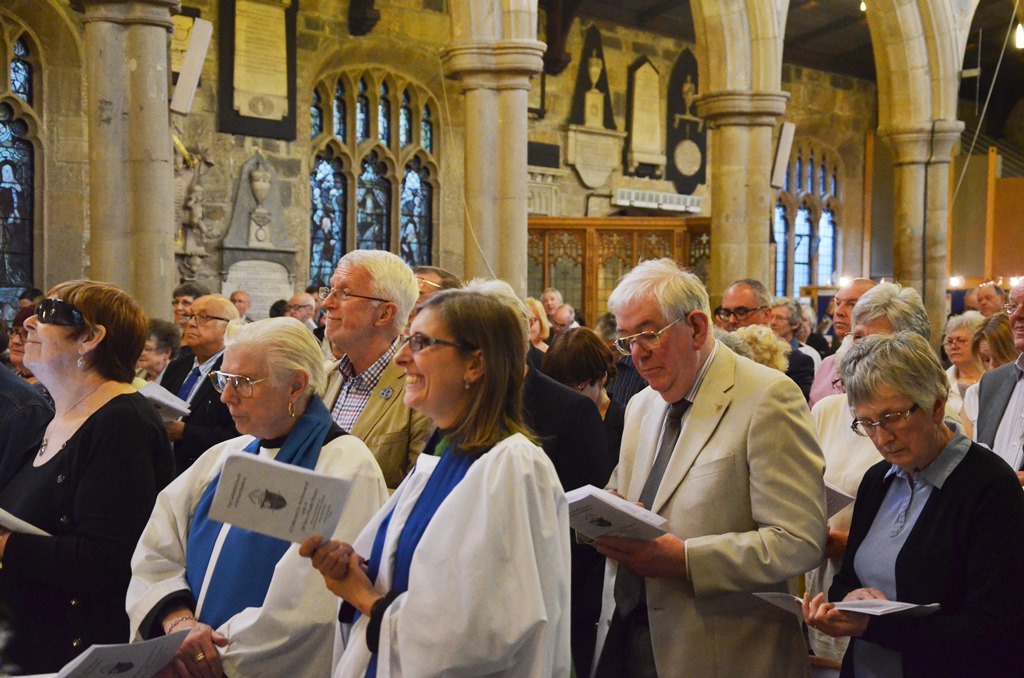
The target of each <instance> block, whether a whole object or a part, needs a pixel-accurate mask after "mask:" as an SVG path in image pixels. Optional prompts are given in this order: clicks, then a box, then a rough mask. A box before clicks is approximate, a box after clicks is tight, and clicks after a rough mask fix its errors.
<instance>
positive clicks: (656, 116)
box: [627, 57, 665, 174]
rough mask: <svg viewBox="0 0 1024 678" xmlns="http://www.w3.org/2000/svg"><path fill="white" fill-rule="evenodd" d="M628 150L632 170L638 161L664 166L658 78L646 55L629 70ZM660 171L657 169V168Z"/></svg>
mask: <svg viewBox="0 0 1024 678" xmlns="http://www.w3.org/2000/svg"><path fill="white" fill-rule="evenodd" d="M630 78H631V80H630V88H629V89H630V101H629V113H630V115H629V130H628V132H629V153H628V155H627V163H628V166H629V170H630V171H631V172H634V171H636V168H637V166H638V165H639V164H641V163H645V164H649V165H655V166H656V167H658V168H659V170H660V169H663V168H664V166H665V152H664V148H665V138H664V134H663V121H664V118H663V117H662V101H661V79H660V77H659V76H658V71H657V69H655V68H654V65H653V64H652V63H651V62H650V61H648V60H647V58H646V57H644V58H643V59H641V60H640V61H639V62H637V63H636V64H634V65H633V67H632V68H631V69H630ZM659 174H660V171H659Z"/></svg>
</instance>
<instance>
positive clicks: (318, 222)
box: [309, 156, 348, 286]
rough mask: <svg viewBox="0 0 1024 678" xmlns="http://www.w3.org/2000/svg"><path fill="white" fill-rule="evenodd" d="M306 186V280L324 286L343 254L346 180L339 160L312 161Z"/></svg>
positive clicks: (315, 159) (323, 159)
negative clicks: (307, 262) (307, 231)
mask: <svg viewBox="0 0 1024 678" xmlns="http://www.w3.org/2000/svg"><path fill="white" fill-rule="evenodd" d="M309 183H310V191H311V195H312V200H311V209H310V215H309V217H310V219H309V221H310V223H309V243H310V254H309V280H310V284H315V285H320V286H324V285H327V284H328V283H329V281H330V279H331V275H332V274H333V273H334V269H335V267H337V265H338V260H339V259H341V255H342V254H344V253H345V231H346V230H347V229H346V228H345V226H346V222H347V219H346V216H347V214H348V179H347V178H346V176H345V171H344V168H343V166H342V163H341V160H340V159H338V158H331V159H328V158H325V157H321V156H317V157H316V158H314V160H313V171H312V172H311V173H310V176H309Z"/></svg>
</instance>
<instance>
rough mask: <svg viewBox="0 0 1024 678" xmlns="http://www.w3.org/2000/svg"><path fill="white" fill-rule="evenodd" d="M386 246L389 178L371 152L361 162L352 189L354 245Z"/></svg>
mask: <svg viewBox="0 0 1024 678" xmlns="http://www.w3.org/2000/svg"><path fill="white" fill-rule="evenodd" d="M390 245H391V181H390V180H388V178H387V167H386V166H385V165H384V163H383V162H381V161H380V160H379V159H378V157H377V152H376V151H374V152H372V153H370V154H369V155H368V156H366V158H365V159H364V160H363V162H362V168H361V171H360V173H359V185H358V187H357V188H356V248H358V249H361V250H386V249H389V247H390Z"/></svg>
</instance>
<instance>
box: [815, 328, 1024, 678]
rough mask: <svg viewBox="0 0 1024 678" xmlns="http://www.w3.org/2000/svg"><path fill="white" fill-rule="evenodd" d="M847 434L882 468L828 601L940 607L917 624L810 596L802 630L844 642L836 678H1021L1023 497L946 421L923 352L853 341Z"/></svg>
mask: <svg viewBox="0 0 1024 678" xmlns="http://www.w3.org/2000/svg"><path fill="white" fill-rule="evenodd" d="M840 370H841V376H842V378H843V383H844V385H845V387H846V392H847V396H848V397H849V403H850V410H851V412H852V414H853V423H852V424H851V428H852V429H853V430H854V432H855V433H857V434H859V435H862V436H865V437H867V438H870V440H871V442H872V443H874V445H875V448H876V449H877V450H878V451H879V452H880V453H881V455H882V457H883V461H881V462H879V463H877V464H876V465H874V466H872V467H871V468H870V469H868V471H867V473H866V474H865V475H864V479H863V481H862V482H861V485H860V488H859V490H858V492H857V500H856V503H855V505H854V512H853V522H852V524H851V527H850V534H849V541H848V543H847V546H846V552H845V557H844V560H843V564H842V568H841V569H840V571H839V573H838V574H837V575H836V577H835V579H834V580H833V583H832V587H831V588H830V589H829V595H828V599H829V600H830V601H844V602H850V601H865V600H898V601H900V602H905V603H915V604H920V605H930V604H933V603H937V604H938V609H937V610H935V611H934V612H931V613H928V614H923V615H913V616H869V615H867V614H863V613H860V612H850V611H840V610H837V609H836V608H835V605H834V603H833V602H826V600H825V594H824V593H819V594H818V595H817V596H815V597H814V598H811V596H810V595H805V597H804V601H803V613H804V619H805V621H806V622H807V624H808V625H809V626H811V627H812V628H814V629H817V630H819V631H822V632H824V633H826V634H828V635H829V636H833V637H850V638H851V639H852V641H851V643H850V646H849V649H848V650H847V652H846V655H845V656H844V658H843V675H872V676H905V677H906V678H915V677H918V676H920V677H924V676H928V677H929V678H931V677H934V676H951V677H952V676H966V675H972V676H974V675H977V676H1009V675H1020V661H1019V650H1018V639H1019V638H1020V635H1021V632H1022V631H1024V615H1022V613H1021V606H1020V601H1021V600H1024V579H1022V578H1021V576H1020V573H1021V572H1022V571H1024V499H1022V497H1021V491H1020V485H1019V483H1018V482H1017V479H1016V476H1015V475H1014V473H1013V472H1012V471H1011V470H1010V469H1009V467H1007V465H1006V463H1005V462H1004V461H1003V460H1002V459H1000V458H999V457H997V456H996V455H995V454H994V453H992V452H991V451H990V450H988V449H987V448H984V447H982V446H979V445H977V444H976V443H972V442H971V441H970V440H969V439H968V438H967V437H966V436H964V435H963V433H961V432H960V431H959V430H957V429H955V428H953V427H952V426H950V425H949V424H948V423H947V422H946V421H945V405H946V395H947V393H948V383H947V381H946V376H945V373H944V371H943V369H942V366H941V365H940V364H939V361H938V358H937V357H936V356H935V354H934V352H933V351H932V350H931V347H930V346H929V345H928V342H927V341H926V340H925V339H924V338H923V337H921V336H920V335H918V334H915V333H911V332H897V333H896V334H892V335H872V336H868V337H865V338H863V339H860V340H859V341H857V342H855V343H854V345H853V346H852V347H851V348H850V350H849V352H848V353H847V354H846V357H845V358H844V359H843V362H842V365H841V367H840Z"/></svg>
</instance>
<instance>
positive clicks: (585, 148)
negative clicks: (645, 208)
mask: <svg viewBox="0 0 1024 678" xmlns="http://www.w3.org/2000/svg"><path fill="white" fill-rule="evenodd" d="M583 54H589V55H590V56H589V57H588V58H587V59H586V60H585V61H584V62H583V63H581V64H580V67H579V72H578V73H577V75H576V91H575V93H574V94H573V106H572V112H571V114H570V116H569V132H568V140H567V141H568V143H567V144H566V154H565V157H566V161H567V162H568V163H569V164H570V165H573V166H574V167H575V168H576V172H577V174H579V176H580V180H581V181H583V183H584V184H585V185H586V186H587V187H589V188H600V187H601V186H604V185H606V184H607V183H608V178H609V177H610V176H611V174H612V172H613V171H614V170H615V169H616V168H617V167H619V166H620V165H621V163H622V146H623V141H624V140H625V137H626V133H625V132H619V131H618V130H617V129H616V128H615V116H614V115H613V114H612V110H611V97H610V95H609V89H608V73H607V71H606V68H605V62H604V49H603V48H602V46H601V32H600V31H599V30H598V29H597V27H596V26H591V27H590V28H588V29H587V32H586V35H585V37H584V42H583Z"/></svg>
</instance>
